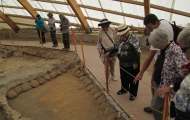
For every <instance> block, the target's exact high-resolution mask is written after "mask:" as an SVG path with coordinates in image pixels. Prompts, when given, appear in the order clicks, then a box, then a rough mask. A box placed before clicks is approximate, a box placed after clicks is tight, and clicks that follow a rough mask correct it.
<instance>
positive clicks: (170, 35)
mask: <svg viewBox="0 0 190 120" xmlns="http://www.w3.org/2000/svg"><path fill="white" fill-rule="evenodd" d="M157 29H162V30H165V31H166V32H167V34H168V40H169V41H171V40H173V36H174V33H173V28H172V26H171V24H170V23H169V22H168V21H166V20H161V21H160V25H159V26H158V28H157ZM150 50H156V51H157V52H156V54H155V55H154V60H156V59H157V57H158V55H159V54H160V50H159V49H158V48H155V47H153V46H152V45H151V47H150Z"/></svg>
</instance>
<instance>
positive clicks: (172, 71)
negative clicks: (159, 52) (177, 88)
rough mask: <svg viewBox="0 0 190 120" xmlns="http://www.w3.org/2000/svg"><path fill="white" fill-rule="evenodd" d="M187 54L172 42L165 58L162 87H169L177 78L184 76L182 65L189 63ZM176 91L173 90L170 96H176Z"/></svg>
mask: <svg viewBox="0 0 190 120" xmlns="http://www.w3.org/2000/svg"><path fill="white" fill-rule="evenodd" d="M187 63H188V62H187V59H186V56H185V54H184V53H183V52H182V50H181V48H180V47H179V46H178V45H176V44H175V43H174V42H172V43H171V44H170V45H169V47H168V48H167V49H166V51H165V60H164V64H163V67H162V72H161V82H160V87H161V88H163V87H167V86H169V85H171V84H172V83H174V82H175V80H176V78H179V77H182V76H183V73H182V71H181V69H180V68H181V66H182V65H184V64H187ZM174 95H175V92H174V90H171V94H170V98H174Z"/></svg>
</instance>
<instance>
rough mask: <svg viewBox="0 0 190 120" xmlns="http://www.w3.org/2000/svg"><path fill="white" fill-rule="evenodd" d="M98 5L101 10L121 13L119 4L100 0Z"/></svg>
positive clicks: (108, 0)
mask: <svg viewBox="0 0 190 120" xmlns="http://www.w3.org/2000/svg"><path fill="white" fill-rule="evenodd" d="M100 4H101V5H102V8H103V9H108V10H114V11H118V12H122V9H121V5H120V2H116V1H110V0H100Z"/></svg>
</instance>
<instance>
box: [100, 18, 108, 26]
mask: <svg viewBox="0 0 190 120" xmlns="http://www.w3.org/2000/svg"><path fill="white" fill-rule="evenodd" d="M110 23H111V22H110V21H108V19H102V20H101V21H100V23H99V24H98V26H102V25H106V24H110Z"/></svg>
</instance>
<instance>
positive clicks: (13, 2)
mask: <svg viewBox="0 0 190 120" xmlns="http://www.w3.org/2000/svg"><path fill="white" fill-rule="evenodd" d="M2 2H3V5H8V6H19V7H22V5H21V4H20V3H19V2H18V1H17V0H1V2H0V3H1V5H2Z"/></svg>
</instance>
